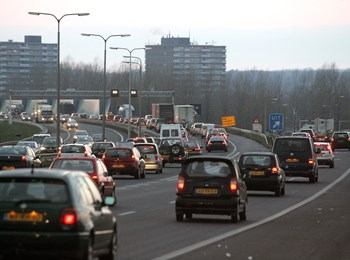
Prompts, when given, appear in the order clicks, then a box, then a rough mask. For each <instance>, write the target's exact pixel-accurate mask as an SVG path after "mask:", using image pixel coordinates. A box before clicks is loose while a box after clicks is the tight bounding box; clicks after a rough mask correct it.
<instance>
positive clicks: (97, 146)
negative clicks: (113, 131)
mask: <svg viewBox="0 0 350 260" xmlns="http://www.w3.org/2000/svg"><path fill="white" fill-rule="evenodd" d="M110 147H115V144H114V143H113V142H108V141H106V142H94V143H93V144H92V146H91V150H92V154H93V155H95V156H96V157H98V158H102V156H103V154H104V152H105V151H106V149H107V148H110Z"/></svg>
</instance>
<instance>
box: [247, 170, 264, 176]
mask: <svg viewBox="0 0 350 260" xmlns="http://www.w3.org/2000/svg"><path fill="white" fill-rule="evenodd" d="M249 174H250V175H253V176H261V175H265V172H264V171H250V172H249Z"/></svg>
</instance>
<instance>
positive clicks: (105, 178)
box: [50, 156, 116, 198]
mask: <svg viewBox="0 0 350 260" xmlns="http://www.w3.org/2000/svg"><path fill="white" fill-rule="evenodd" d="M50 169H65V170H76V171H83V172H86V173H87V174H88V175H89V176H90V178H91V180H93V181H94V182H95V184H96V186H97V187H98V189H99V191H100V193H101V195H102V197H106V196H112V197H114V198H116V193H115V188H116V184H115V182H114V180H113V178H112V176H110V175H109V174H108V171H107V168H106V166H105V165H104V163H103V162H102V160H101V159H99V158H96V157H79V156H73V157H57V158H55V159H54V161H53V162H52V163H51V165H50Z"/></svg>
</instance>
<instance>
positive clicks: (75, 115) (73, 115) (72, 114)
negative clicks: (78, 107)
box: [70, 113, 78, 118]
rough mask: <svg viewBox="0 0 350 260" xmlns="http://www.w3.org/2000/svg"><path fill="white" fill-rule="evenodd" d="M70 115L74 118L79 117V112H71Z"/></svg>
mask: <svg viewBox="0 0 350 260" xmlns="http://www.w3.org/2000/svg"><path fill="white" fill-rule="evenodd" d="M70 117H72V118H78V113H71V114H70Z"/></svg>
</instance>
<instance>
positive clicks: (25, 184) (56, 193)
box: [0, 178, 69, 203]
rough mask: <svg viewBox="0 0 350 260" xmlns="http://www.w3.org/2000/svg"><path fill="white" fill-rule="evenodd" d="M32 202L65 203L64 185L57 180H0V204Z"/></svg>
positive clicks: (66, 193)
mask: <svg viewBox="0 0 350 260" xmlns="http://www.w3.org/2000/svg"><path fill="white" fill-rule="evenodd" d="M5 201H13V202H18V201H33V202H38V203H40V202H43V203H47V202H49V203H67V202H68V201H69V196H68V190H67V186H66V184H65V183H64V182H63V181H62V180H57V179H46V178H45V179H41V178H35V179H34V178H1V179H0V202H5Z"/></svg>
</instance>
